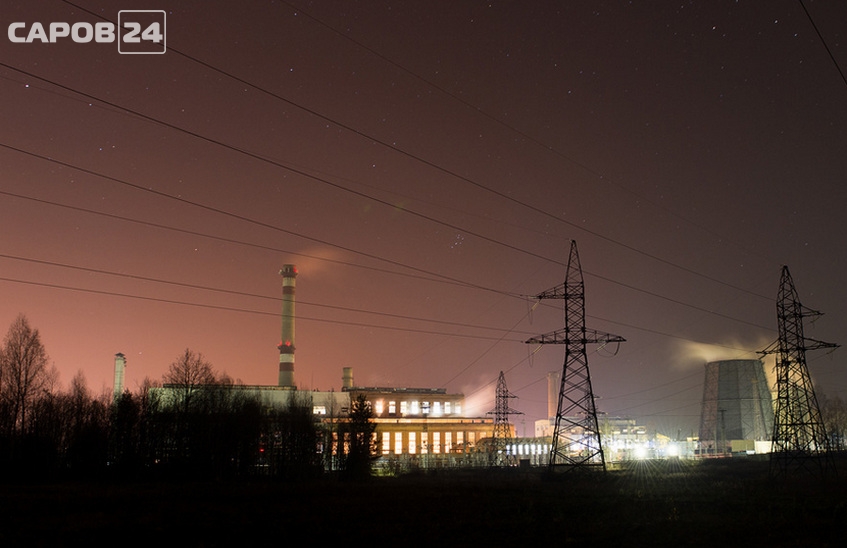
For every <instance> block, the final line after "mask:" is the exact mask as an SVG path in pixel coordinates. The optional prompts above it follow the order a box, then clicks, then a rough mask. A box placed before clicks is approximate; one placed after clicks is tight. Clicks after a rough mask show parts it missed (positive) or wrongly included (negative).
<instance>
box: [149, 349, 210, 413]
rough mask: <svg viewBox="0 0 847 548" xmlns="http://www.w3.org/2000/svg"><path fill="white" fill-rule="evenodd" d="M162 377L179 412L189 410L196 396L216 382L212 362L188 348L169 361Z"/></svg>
mask: <svg viewBox="0 0 847 548" xmlns="http://www.w3.org/2000/svg"><path fill="white" fill-rule="evenodd" d="M162 379H163V381H164V383H165V384H166V385H170V387H169V388H170V389H171V390H173V395H174V400H175V401H174V404H175V405H176V408H177V410H178V411H179V412H181V413H188V412H189V411H191V408H192V406H193V405H195V403H194V402H195V401H196V399H197V396H198V395H200V394H202V393H203V391H204V390H206V389H208V388H209V387H210V386H211V385H214V384H215V382H216V379H215V371H214V369H212V364H211V363H209V362H207V361H206V359H205V358H204V357H203V354H200V353H196V354H195V353H194V351H193V350H189V349H188V348H186V349H185V351H184V352H183V353H182V354H180V356H179V357H178V358H177V359H176V361H174V362H173V363H171V365H170V366H169V367H168V370H167V372H166V373H165V374H164V376H163V378H162Z"/></svg>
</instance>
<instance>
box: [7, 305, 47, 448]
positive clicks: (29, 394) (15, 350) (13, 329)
mask: <svg viewBox="0 0 847 548" xmlns="http://www.w3.org/2000/svg"><path fill="white" fill-rule="evenodd" d="M48 360H49V358H48V356H47V351H46V350H45V348H44V345H43V344H42V343H41V336H40V335H39V333H38V330H37V329H33V328H32V327H30V325H29V321H28V320H27V318H26V316H24V315H23V314H20V315H18V317H17V318H16V319H15V321H14V322H12V325H11V326H10V327H9V331H8V332H7V333H6V338H5V339H4V340H3V347H2V348H0V401H2V404H0V406H2V408H3V409H4V410H5V411H6V412H7V416H6V417H5V418H6V420H7V424H6V426H7V428H8V429H9V430H16V431H17V432H19V433H21V434H22V433H23V432H24V431H25V428H26V422H27V419H28V413H29V408H30V406H31V405H32V404H33V402H34V401H35V400H36V399H37V398H39V397H40V396H41V395H42V394H43V392H44V391H50V390H52V388H53V385H54V383H55V380H56V373H55V369H54V368H49V367H48Z"/></svg>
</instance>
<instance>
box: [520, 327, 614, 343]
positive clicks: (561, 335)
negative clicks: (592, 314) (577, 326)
mask: <svg viewBox="0 0 847 548" xmlns="http://www.w3.org/2000/svg"><path fill="white" fill-rule="evenodd" d="M612 342H626V339H624V338H623V337H621V336H619V335H613V334H611V333H605V332H603V331H597V330H596V329H586V330H584V331H571V330H569V329H567V328H566V329H558V330H556V331H551V332H550V333H544V334H543V335H537V336H535V337H532V338H531V339H527V340H526V341H525V344H607V343H612Z"/></svg>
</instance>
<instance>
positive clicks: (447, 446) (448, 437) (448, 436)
mask: <svg viewBox="0 0 847 548" xmlns="http://www.w3.org/2000/svg"><path fill="white" fill-rule="evenodd" d="M452 451H453V432H445V433H444V452H445V453H451V452H452Z"/></svg>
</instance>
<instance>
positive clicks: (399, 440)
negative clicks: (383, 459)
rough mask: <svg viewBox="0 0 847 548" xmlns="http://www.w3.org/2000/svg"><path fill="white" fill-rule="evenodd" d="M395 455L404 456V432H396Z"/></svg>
mask: <svg viewBox="0 0 847 548" xmlns="http://www.w3.org/2000/svg"><path fill="white" fill-rule="evenodd" d="M394 454H395V455H401V454H403V432H394Z"/></svg>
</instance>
